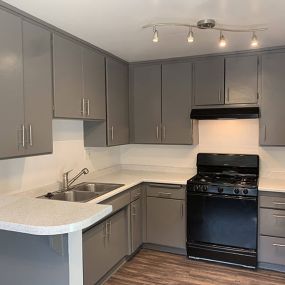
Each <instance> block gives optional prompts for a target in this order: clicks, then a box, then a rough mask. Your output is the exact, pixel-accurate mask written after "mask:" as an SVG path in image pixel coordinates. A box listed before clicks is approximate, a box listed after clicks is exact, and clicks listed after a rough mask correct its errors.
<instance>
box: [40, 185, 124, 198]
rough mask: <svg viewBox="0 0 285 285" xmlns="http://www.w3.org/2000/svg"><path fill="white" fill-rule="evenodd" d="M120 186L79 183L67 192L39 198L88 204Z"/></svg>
mask: <svg viewBox="0 0 285 285" xmlns="http://www.w3.org/2000/svg"><path fill="white" fill-rule="evenodd" d="M122 186H124V184H111V183H80V184H78V185H75V186H73V187H71V188H70V189H69V190H67V191H64V192H62V191H57V192H53V193H47V194H46V195H44V196H41V197H39V198H46V199H50V200H60V201H70V202H88V201H90V200H92V199H95V198H98V197H99V196H102V195H104V194H106V193H108V192H110V191H113V190H115V189H117V188H119V187H122Z"/></svg>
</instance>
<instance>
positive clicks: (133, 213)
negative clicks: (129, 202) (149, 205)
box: [132, 205, 137, 216]
mask: <svg viewBox="0 0 285 285" xmlns="http://www.w3.org/2000/svg"><path fill="white" fill-rule="evenodd" d="M136 215H137V209H136V206H134V205H133V207H132V216H136Z"/></svg>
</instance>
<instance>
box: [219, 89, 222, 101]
mask: <svg viewBox="0 0 285 285" xmlns="http://www.w3.org/2000/svg"><path fill="white" fill-rule="evenodd" d="M221 93H222V91H221V88H219V102H221V100H222V94H221Z"/></svg>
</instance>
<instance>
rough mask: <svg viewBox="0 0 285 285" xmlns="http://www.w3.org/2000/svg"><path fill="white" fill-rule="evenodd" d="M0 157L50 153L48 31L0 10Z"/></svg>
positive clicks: (50, 117) (50, 108)
mask: <svg viewBox="0 0 285 285" xmlns="http://www.w3.org/2000/svg"><path fill="white" fill-rule="evenodd" d="M0 24H1V25H0V35H1V39H2V40H1V43H0V65H1V68H0V86H1V94H2V95H1V104H0V128H1V146H0V158H9V157H17V156H24V155H33V154H40V153H49V152H52V133H51V132H52V126H51V124H52V105H51V102H52V92H51V91H52V82H51V42H50V33H49V32H48V31H46V30H44V29H43V28H41V27H39V26H36V25H34V24H31V23H28V22H25V21H23V20H21V18H19V17H17V16H15V15H12V14H9V13H7V12H5V11H2V10H0Z"/></svg>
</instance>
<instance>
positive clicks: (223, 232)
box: [187, 193, 257, 249]
mask: <svg viewBox="0 0 285 285" xmlns="http://www.w3.org/2000/svg"><path fill="white" fill-rule="evenodd" d="M187 200H188V201H187V203H188V204H187V207H188V210H187V213H188V214H187V225H188V230H187V239H188V242H194V243H195V242H199V243H200V242H202V243H207V244H217V245H222V246H230V247H239V248H246V249H256V239H257V200H256V198H255V197H254V198H248V197H247V198H245V197H237V196H226V195H214V194H208V193H207V194H206V193H205V194H195V193H188V197H187Z"/></svg>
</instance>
